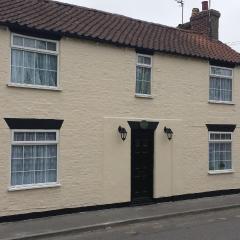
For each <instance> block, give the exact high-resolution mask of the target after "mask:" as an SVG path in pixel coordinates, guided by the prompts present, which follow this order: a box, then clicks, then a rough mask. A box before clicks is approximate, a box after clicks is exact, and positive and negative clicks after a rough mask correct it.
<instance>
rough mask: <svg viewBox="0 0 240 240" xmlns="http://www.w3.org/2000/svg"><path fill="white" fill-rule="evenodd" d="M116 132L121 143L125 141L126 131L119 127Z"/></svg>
mask: <svg viewBox="0 0 240 240" xmlns="http://www.w3.org/2000/svg"><path fill="white" fill-rule="evenodd" d="M118 132H119V133H120V135H121V139H122V140H123V141H125V140H126V138H127V131H126V129H125V128H123V127H121V126H119V127H118Z"/></svg>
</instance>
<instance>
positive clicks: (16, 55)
mask: <svg viewBox="0 0 240 240" xmlns="http://www.w3.org/2000/svg"><path fill="white" fill-rule="evenodd" d="M12 66H18V67H20V66H21V67H22V66H23V51H21V50H15V49H13V50H12Z"/></svg>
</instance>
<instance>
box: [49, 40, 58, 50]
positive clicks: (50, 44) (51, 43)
mask: <svg viewBox="0 0 240 240" xmlns="http://www.w3.org/2000/svg"><path fill="white" fill-rule="evenodd" d="M47 50H50V51H56V50H57V45H56V43H53V42H47Z"/></svg>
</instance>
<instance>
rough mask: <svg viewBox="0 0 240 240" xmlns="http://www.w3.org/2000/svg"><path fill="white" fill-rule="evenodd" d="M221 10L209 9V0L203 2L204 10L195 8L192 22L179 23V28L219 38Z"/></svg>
mask: <svg viewBox="0 0 240 240" xmlns="http://www.w3.org/2000/svg"><path fill="white" fill-rule="evenodd" d="M220 16H221V14H220V12H218V11H216V10H213V9H209V7H208V1H203V2H202V11H201V12H200V11H199V9H198V8H193V10H192V16H191V18H190V22H188V23H185V24H182V25H179V26H178V27H179V28H183V29H188V30H192V31H194V32H199V33H201V34H206V35H207V36H209V37H210V38H212V39H218V35H219V18H220Z"/></svg>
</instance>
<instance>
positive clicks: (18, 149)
mask: <svg viewBox="0 0 240 240" xmlns="http://www.w3.org/2000/svg"><path fill="white" fill-rule="evenodd" d="M12 158H18V159H19V158H21V159H22V158H23V146H12Z"/></svg>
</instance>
